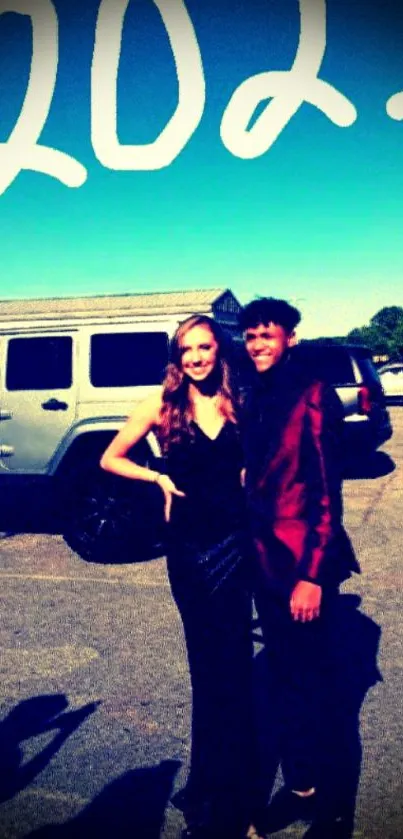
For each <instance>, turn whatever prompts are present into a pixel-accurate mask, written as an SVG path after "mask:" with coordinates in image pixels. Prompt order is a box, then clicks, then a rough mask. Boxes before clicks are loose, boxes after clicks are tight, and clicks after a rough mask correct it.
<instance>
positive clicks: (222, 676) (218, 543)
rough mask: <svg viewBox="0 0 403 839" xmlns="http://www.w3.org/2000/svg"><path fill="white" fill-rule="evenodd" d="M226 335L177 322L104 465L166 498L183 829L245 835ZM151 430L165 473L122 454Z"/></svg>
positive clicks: (243, 571) (248, 766)
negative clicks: (165, 359)
mask: <svg viewBox="0 0 403 839" xmlns="http://www.w3.org/2000/svg"><path fill="white" fill-rule="evenodd" d="M224 346H225V342H224V339H223V335H222V332H221V330H220V329H219V327H218V326H217V324H216V323H215V322H214V321H213V320H211V319H210V318H208V317H205V316H201V315H195V316H192V317H190V318H188V319H187V320H186V321H184V322H183V323H182V324H181V325H180V326H179V328H178V330H177V332H176V334H175V335H174V337H173V340H172V344H171V361H170V364H169V365H168V368H167V373H166V378H165V380H164V382H163V385H162V389H161V391H160V392H159V393H158V394H157V395H155V396H152V397H151V398H149V399H148V400H146V401H145V402H144V403H142V404H141V405H140V406H139V407H138V408H137V409H136V410H135V412H134V413H133V415H132V416H131V418H129V420H128V421H127V423H126V425H125V426H124V427H123V428H122V430H121V431H120V432H119V433H118V435H117V436H116V437H115V439H114V440H113V441H112V443H111V444H110V446H109V448H108V449H107V450H106V452H105V454H104V455H103V457H102V460H101V466H102V467H103V468H104V469H107V470H109V471H111V472H114V473H116V474H118V475H123V476H125V477H127V478H133V479H135V480H143V481H153V482H155V483H156V484H157V485H158V486H159V488H160V489H161V492H162V493H163V495H164V502H165V518H166V520H167V522H169V526H168V550H167V561H168V574H169V579H170V583H171V588H172V593H173V596H174V598H175V601H176V603H177V606H178V609H179V612H180V614H181V618H182V621H183V627H184V633H185V638H186V645H187V652H188V660H189V668H190V676H191V683H192V696H193V706H192V750H191V763H190V774H189V779H188V783H187V786H186V789H185V790H184V791H183V793H182V794H180V795H181V797H182V807H181V809H183V811H184V815H185V819H186V822H187V828H186V829H185V831H184V833H183V836H184V837H195V838H196V837H200V838H201V837H217V839H218V837H220V839H223V838H224V837H231V839H238V837H240V838H241V837H244V836H246V831H247V827H248V823H249V819H248V814H249V813H250V808H251V788H252V785H253V780H252V775H253V771H252V770H253V766H254V765H255V762H254V759H253V735H252V723H251V718H252V714H251V665H252V655H253V651H252V638H251V631H250V629H251V627H250V622H251V596H250V591H249V585H248V569H247V564H248V561H247V545H246V537H245V525H244V515H245V513H244V498H243V490H242V486H241V469H242V459H241V448H240V442H239V439H238V429H237V409H236V404H235V399H234V395H233V391H232V388H231V384H230V368H229V365H228V361H227V359H226V355H225V351H224ZM151 430H154V431H155V432H156V434H157V437H158V439H159V441H160V445H161V449H162V452H163V454H164V463H165V465H164V472H154V471H152V470H150V469H147V468H146V467H144V466H140V465H137V464H135V463H133V462H132V461H131V460H129V459H128V457H127V453H128V450H129V449H130V448H131V447H132V446H133V445H134V444H135V443H137V442H138V441H139V440H141V439H142V438H143V437H144V436H145V435H146V434H148V432H149V431H151Z"/></svg>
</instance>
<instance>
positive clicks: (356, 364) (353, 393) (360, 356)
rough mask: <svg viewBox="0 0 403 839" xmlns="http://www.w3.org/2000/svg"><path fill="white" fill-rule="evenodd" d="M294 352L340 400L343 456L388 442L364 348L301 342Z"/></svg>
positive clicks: (381, 397) (382, 405)
mask: <svg viewBox="0 0 403 839" xmlns="http://www.w3.org/2000/svg"><path fill="white" fill-rule="evenodd" d="M294 351H295V352H296V353H298V354H299V355H300V357H301V358H302V359H303V363H304V364H305V363H306V364H309V366H311V367H312V370H313V371H314V372H315V375H317V376H318V378H320V379H322V380H324V381H325V382H327V383H328V384H331V385H332V386H333V387H334V388H335V390H336V393H337V394H338V396H339V398H340V399H341V402H342V403H343V407H344V433H345V446H346V454H352V455H357V456H359V455H365V454H367V453H368V452H371V451H374V450H375V449H377V448H378V446H381V445H382V443H385V442H386V440H389V438H390V437H391V436H392V426H391V422H390V418H389V413H388V410H387V408H386V399H385V394H384V392H383V388H382V384H381V380H380V378H379V375H378V373H377V370H376V368H375V366H374V364H373V363H372V357H371V352H370V350H369V349H368V348H367V347H361V346H355V345H354V344H336V343H332V342H329V343H325V342H319V341H302V342H301V344H299V345H298V346H297V347H295V350H294Z"/></svg>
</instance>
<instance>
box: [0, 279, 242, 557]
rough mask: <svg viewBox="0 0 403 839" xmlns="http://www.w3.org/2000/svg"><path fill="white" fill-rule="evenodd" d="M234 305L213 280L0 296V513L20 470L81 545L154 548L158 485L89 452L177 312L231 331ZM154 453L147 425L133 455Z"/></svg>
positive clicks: (141, 376) (153, 371) (160, 358)
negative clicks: (154, 288) (172, 286)
mask: <svg viewBox="0 0 403 839" xmlns="http://www.w3.org/2000/svg"><path fill="white" fill-rule="evenodd" d="M239 310H240V304H239V302H238V301H237V300H236V298H235V297H234V295H233V294H232V292H231V291H229V290H225V289H213V290H206V291H186V292H178V293H176V292H167V293H157V294H133V295H117V296H109V297H108V296H105V297H92V298H52V299H47V300H12V301H2V302H1V304H0V518H1V497H2V496H3V498H5V497H6V494H7V493H8V491H9V489H10V487H15V486H16V484H17V483H18V482H21V481H22V480H23V481H24V482H26V481H27V479H29V482H30V483H34V484H35V486H36V485H38V491H42V490H43V491H46V492H48V493H49V489H50V497H51V498H52V503H53V506H54V510H55V513H56V514H58V515H60V516H61V519H60V520H61V525H60V529H61V530H62V532H63V534H64V536H65V538H66V539H67V541H68V542H69V544H70V545H71V546H72V547H73V548H74V549H75V550H76V551H77V552H78V553H80V554H81V555H82V556H83V557H85V558H87V559H98V560H102V559H103V560H104V561H108V560H113V559H117V558H118V557H117V556H116V551H120V552H121V555H122V557H123V556H124V554H125V553H126V554H129V555H130V556H131V557H132V558H133V559H136V557H140V556H143V555H144V554H145V552H147V551H149V550H150V549H151V550H153V551H154V552H155V551H157V550H158V547H159V545H160V533H159V532H158V526H157V522H159V521H162V518H161V515H159V513H160V511H159V510H158V511H157V512H158V515H155V516H154V512H155V508H156V505H157V506H158V503H159V501H160V499H159V493H157V496H158V497H157V496H156V495H155V492H154V490H155V488H153V490H151V489H150V487H151V485H150V487H149V485H146V484H141V486H140V485H139V484H140V482H137V481H127V480H124V479H120V478H114V477H113V476H111V475H108V474H106V473H105V472H103V471H102V470H101V469H100V467H99V459H100V456H101V454H102V452H103V451H104V450H105V448H106V446H107V445H108V443H109V441H110V440H111V438H112V437H113V436H114V435H115V434H116V432H117V431H118V429H119V428H120V427H121V426H122V425H123V423H124V421H125V420H126V418H127V416H128V415H129V414H130V413H131V411H132V409H133V406H134V404H135V403H136V402H138V401H140V400H142V399H144V398H145V397H146V396H148V394H150V393H151V392H152V391H153V390H154V389H155V387H156V386H158V385H159V383H160V382H161V380H162V378H163V374H164V369H165V366H166V364H167V360H168V343H169V339H170V338H171V336H172V334H173V332H174V331H175V329H176V327H177V326H178V323H179V322H180V321H182V320H184V319H185V318H186V317H187V316H189V315H191V314H194V313H195V312H198V313H204V314H208V315H210V316H212V317H214V318H215V319H216V320H217V321H218V322H220V323H221V325H222V326H223V327H224V329H225V330H227V331H228V332H229V333H231V334H232V335H233V336H237V335H238V329H237V314H238V312H239ZM158 456H159V450H158V445H157V443H156V440H155V438H154V437H153V435H149V437H148V438H147V441H146V442H144V443H143V444H142V445H139V446H137V447H136V450H135V452H134V453H133V457H134V459H136V460H139V461H140V462H142V463H147V462H152V460H153V459H154V458H155V457H158ZM39 487H41V488H42V489H41V490H40V489H39ZM45 487H46V489H45ZM152 522H154V523H155V526H154V524H152ZM125 528H126V533H127V538H126V539H124V538H122V533H123V534H124V532H125ZM0 529H3V528H2V525H1V521H0ZM118 534H119V538H117V536H118ZM151 543H152V544H151Z"/></svg>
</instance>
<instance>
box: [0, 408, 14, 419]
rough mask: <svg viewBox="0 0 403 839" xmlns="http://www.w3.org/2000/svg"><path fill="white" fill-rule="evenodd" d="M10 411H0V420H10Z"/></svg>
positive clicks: (5, 409)
mask: <svg viewBox="0 0 403 839" xmlns="http://www.w3.org/2000/svg"><path fill="white" fill-rule="evenodd" d="M12 416H13V415H12V413H11V411H8V410H7V408H2V409H0V420H8V419H12Z"/></svg>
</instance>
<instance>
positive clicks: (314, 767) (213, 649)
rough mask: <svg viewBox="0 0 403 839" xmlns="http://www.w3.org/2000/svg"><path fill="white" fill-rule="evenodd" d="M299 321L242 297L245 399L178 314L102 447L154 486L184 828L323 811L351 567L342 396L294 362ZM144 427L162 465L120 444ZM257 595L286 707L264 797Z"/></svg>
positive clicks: (197, 326)
mask: <svg viewBox="0 0 403 839" xmlns="http://www.w3.org/2000/svg"><path fill="white" fill-rule="evenodd" d="M299 320H300V314H299V312H298V311H297V309H295V308H294V307H293V306H291V305H290V304H288V303H287V302H286V301H284V300H276V299H274V298H261V299H257V300H254V301H252V302H251V303H250V304H249V305H247V306H246V307H245V308H244V309H243V310H242V312H241V315H240V327H241V329H242V332H243V334H244V340H245V346H246V351H247V354H248V356H249V358H250V360H251V362H252V369H253V377H252V378H251V383H250V386H248V387H247V388H246V390H245V393H244V394H243V398H242V399H239V398H238V396H237V393H236V389H235V388H234V385H233V381H232V373H231V369H230V365H229V363H228V360H227V357H226V351H225V340H223V336H222V333H221V330H220V329H219V327H218V326H217V324H216V323H215V322H214V321H213V320H211V319H210V318H208V317H205V316H199V315H195V316H192V317H190V318H188V319H187V320H186V321H185V322H183V323H182V324H181V325H180V326H179V328H178V329H177V331H176V334H175V336H174V338H173V340H172V345H171V358H170V363H169V365H168V368H167V372H166V377H165V380H164V382H163V385H162V389H161V391H160V392H159V393H158V394H156V395H153V396H152V397H151V398H149V399H147V400H146V401H145V402H143V403H142V404H141V405H139V406H138V407H137V408H136V410H135V412H134V413H133V415H132V416H131V417H130V418H129V420H128V421H127V423H126V425H125V426H124V427H123V428H122V430H121V431H120V432H119V433H118V434H117V436H116V437H115V438H114V440H113V441H112V443H111V444H110V446H109V447H108V449H107V451H106V452H105V454H104V455H103V458H102V460H101V465H102V466H103V468H104V469H106V470H109V471H111V472H114V473H116V474H118V475H122V476H124V477H127V478H133V479H135V480H143V481H152V482H155V483H156V484H157V485H158V487H159V488H160V490H161V491H162V493H163V495H164V502H165V518H166V520H167V521H169V527H168V546H167V559H168V573H169V579H170V584H171V588H172V593H173V596H174V598H175V601H176V603H177V606H178V609H179V612H180V614H181V618H182V621H183V627H184V633H185V638H186V645H187V653H188V660H189V668H190V677H191V684H192V700H193V701H192V749H191V762H190V772H189V779H188V783H187V785H186V788H185V790H183V791H182V792H181V793H179V794H177V796H176V803H177V805H178V806H180V807H181V809H182V810H183V812H184V816H185V819H186V823H187V827H186V828H185V830H184V833H183V836H184V837H189V839H190V837H192V838H193V837H194V839H202V838H203V839H204V837H205V838H206V839H244V837H246V836H253V835H256V836H257V835H259V834H263V835H264V834H267V833H269V832H271V831H274V830H277V829H279V825H278V824H276V807H277V810H278V809H279V802H280V809H283V808H284V804H286V808H287V811H288V813H289V814H290V820H293V819H294V820H297V819H299V818H305V819H306V820H315V818H318V810H319V807H318V803H319V801H318V799H320V784H319V790H318V761H317V739H318V736H320V726H319V721H320V719H321V702H322V698H323V697H322V694H323V691H322V685H321V673H322V668H323V667H324V664H325V663H326V644H325V641H324V639H325V637H326V632H325V629H324V627H325V625H326V620H327V615H328V614H330V612H331V604H332V601H334V599H335V598H337V593H338V586H339V584H340V582H341V581H342V580H343V579H346V578H347V577H348V576H349V575H350V571H351V570H353V569H355V565H354V559H353V556H352V554H351V549H350V547H349V542H348V538H347V536H346V534H345V532H344V530H343V527H342V521H341V519H342V504H341V481H340V475H339V456H338V448H337V446H338V435H339V432H340V422H341V414H340V405H339V402H338V399H337V397H336V395H335V394H334V392H333V391H332V390H330V389H328V388H327V387H326V386H325V385H324V384H323V383H322V382H320V381H317V380H316V379H315V378H314V377H313V376H312V375H310V374H309V371H308V370H305V369H304V368H303V366H302V365H301V364H300V363H299V362H298V357H297V351H296V350H293V349H292V348H293V346H294V344H295V343H296V336H295V328H296V326H297V324H298V323H299ZM151 430H153V431H155V433H156V435H157V436H158V439H159V442H160V445H161V449H162V452H163V455H164V472H155V471H152V470H150V469H148V468H147V467H143V466H140V465H138V464H135V463H133V462H132V461H131V460H130V459H129V458H128V452H129V449H130V448H131V447H132V446H133V445H134V444H135V443H137V442H138V441H139V440H141V439H142V438H143V437H145V435H147V434H148V433H149V432H150V431H151ZM252 594H253V596H254V598H255V603H256V607H257V610H258V614H259V620H260V624H261V627H262V632H263V638H264V643H265V650H266V655H267V665H268V668H269V678H270V683H271V684H272V685H273V686H274V691H275V693H276V697H277V706H276V707H278V708H279V709H281V720H278V719H277V718H276V714H274V712H273V709H272V707H271V699H270V696H269V697H268V700H267V714H268V715H269V717H270V715H272V717H273V725H276V726H277V725H279V726H280V727H281V761H282V772H283V776H284V782H285V787H284V790H282V791H281V793H280V794H277V796H275V799H276V798H277V804H276V800H275V799H273V801H272V802H271V804H270V805H269V806H266V805H267V800H266V799H267V793H266V795H265V790H264V785H263V784H262V780H261V779H262V777H263V774H262V773H261V772H260V771H259V757H258V744H257V739H258V738H257V737H256V733H255V721H254V714H253V701H252V662H253V643H252V632H251V603H252ZM273 707H274V703H273ZM315 814H316V815H315ZM255 828H256V829H255Z"/></svg>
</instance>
